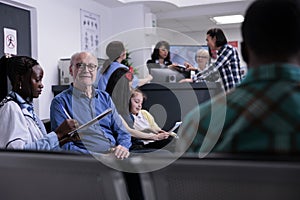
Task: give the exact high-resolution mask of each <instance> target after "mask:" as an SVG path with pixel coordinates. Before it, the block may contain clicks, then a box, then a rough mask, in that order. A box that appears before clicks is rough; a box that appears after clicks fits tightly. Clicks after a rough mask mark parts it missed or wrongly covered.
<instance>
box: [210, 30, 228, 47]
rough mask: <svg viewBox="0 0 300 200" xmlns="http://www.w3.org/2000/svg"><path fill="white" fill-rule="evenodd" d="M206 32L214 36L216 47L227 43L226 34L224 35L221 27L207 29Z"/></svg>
mask: <svg viewBox="0 0 300 200" xmlns="http://www.w3.org/2000/svg"><path fill="white" fill-rule="evenodd" d="M206 34H207V35H210V36H211V37H216V46H217V47H221V46H223V45H225V44H227V39H226V36H225V34H224V32H223V31H222V29H220V28H212V29H209V30H208V31H207V33H206Z"/></svg>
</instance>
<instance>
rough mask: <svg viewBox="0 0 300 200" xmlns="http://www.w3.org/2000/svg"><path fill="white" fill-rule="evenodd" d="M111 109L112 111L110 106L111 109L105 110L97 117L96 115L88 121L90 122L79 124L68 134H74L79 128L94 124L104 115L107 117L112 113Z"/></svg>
mask: <svg viewBox="0 0 300 200" xmlns="http://www.w3.org/2000/svg"><path fill="white" fill-rule="evenodd" d="M111 111H112V109H111V108H109V109H107V110H105V111H103V112H102V113H101V114H99V115H98V116H97V117H95V118H94V119H92V120H90V121H88V122H87V123H85V124H82V125H81V126H79V127H78V128H77V129H75V130H73V131H71V132H69V133H68V135H70V136H72V135H73V134H74V133H76V132H77V131H78V130H80V129H83V128H86V127H89V126H91V125H92V124H94V123H95V122H97V121H99V120H100V119H102V118H103V117H105V116H106V115H108V114H109V113H111Z"/></svg>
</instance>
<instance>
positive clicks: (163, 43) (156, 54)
mask: <svg viewBox="0 0 300 200" xmlns="http://www.w3.org/2000/svg"><path fill="white" fill-rule="evenodd" d="M162 46H164V47H166V49H167V50H168V55H167V57H166V58H165V60H167V61H170V45H169V43H168V42H166V41H159V42H158V43H157V44H156V45H155V47H154V50H153V53H152V55H151V59H152V60H158V59H159V48H160V47H162Z"/></svg>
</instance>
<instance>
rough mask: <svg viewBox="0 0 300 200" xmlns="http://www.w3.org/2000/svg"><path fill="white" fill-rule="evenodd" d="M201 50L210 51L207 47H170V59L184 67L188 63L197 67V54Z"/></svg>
mask: <svg viewBox="0 0 300 200" xmlns="http://www.w3.org/2000/svg"><path fill="white" fill-rule="evenodd" d="M199 49H206V50H208V46H207V45H170V58H171V61H172V62H173V63H177V64H180V65H183V64H184V63H185V62H188V63H190V64H192V65H194V66H196V65H197V61H196V59H195V58H196V53H197V51H198V50H199Z"/></svg>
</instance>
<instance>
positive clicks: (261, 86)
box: [178, 64, 300, 153]
mask: <svg viewBox="0 0 300 200" xmlns="http://www.w3.org/2000/svg"><path fill="white" fill-rule="evenodd" d="M299 120H300V67H299V66H295V65H291V64H273V65H265V66H260V67H258V68H250V69H249V71H248V74H247V76H246V78H245V79H244V80H243V82H242V83H241V84H240V85H239V86H238V87H236V88H235V89H234V90H232V91H231V92H229V93H227V95H224V94H222V95H219V96H217V97H216V98H214V99H212V100H211V101H208V102H206V103H204V104H202V105H199V106H198V107H196V108H195V109H194V110H193V111H191V112H190V113H189V114H188V115H187V116H186V118H185V119H184V120H183V121H184V124H183V125H182V129H180V131H181V133H179V134H180V137H181V138H182V139H181V141H180V143H178V150H180V151H184V150H185V149H186V148H187V147H188V146H189V148H188V149H187V151H188V152H199V151H201V152H202V153H208V152H210V151H211V150H212V151H217V152H231V153H234V152H236V153H237V152H248V153H250V152H261V153H275V152H277V153H295V152H298V153H299V151H300V125H299V124H300V123H299ZM190 144H191V145H190ZM201 144H203V145H202V147H201ZM200 148H201V149H200Z"/></svg>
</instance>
